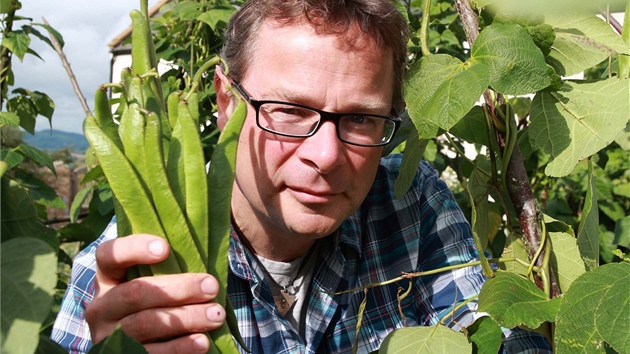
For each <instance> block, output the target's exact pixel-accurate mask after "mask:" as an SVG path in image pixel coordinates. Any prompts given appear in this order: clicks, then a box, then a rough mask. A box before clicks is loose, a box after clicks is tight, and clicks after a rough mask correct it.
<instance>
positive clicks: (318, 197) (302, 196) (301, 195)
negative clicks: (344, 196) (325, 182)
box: [286, 186, 341, 204]
mask: <svg viewBox="0 0 630 354" xmlns="http://www.w3.org/2000/svg"><path fill="white" fill-rule="evenodd" d="M286 190H287V191H288V192H289V193H291V195H292V196H293V197H294V198H295V199H297V200H298V201H299V202H301V203H303V204H325V203H330V202H331V201H332V200H333V199H334V198H336V197H337V196H339V195H340V194H341V193H337V192H335V191H332V190H313V189H306V188H296V187H289V186H286Z"/></svg>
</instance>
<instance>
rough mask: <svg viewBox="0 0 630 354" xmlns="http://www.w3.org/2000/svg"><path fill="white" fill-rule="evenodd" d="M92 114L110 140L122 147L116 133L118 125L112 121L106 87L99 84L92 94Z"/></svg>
mask: <svg viewBox="0 0 630 354" xmlns="http://www.w3.org/2000/svg"><path fill="white" fill-rule="evenodd" d="M94 116H95V117H96V122H97V124H98V126H99V127H101V129H102V130H103V132H104V133H105V134H107V136H108V137H109V138H110V139H112V141H113V142H114V143H115V144H116V145H118V147H119V148H120V149H122V141H121V140H120V136H119V135H118V125H116V123H115V122H114V116H113V115H112V108H111V106H110V105H109V97H107V87H105V86H101V87H99V88H98V89H97V90H96V93H95V94H94Z"/></svg>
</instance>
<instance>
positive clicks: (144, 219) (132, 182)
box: [83, 117, 181, 274]
mask: <svg viewBox="0 0 630 354" xmlns="http://www.w3.org/2000/svg"><path fill="white" fill-rule="evenodd" d="M83 132H84V134H85V137H86V138H87V140H88V141H89V143H90V145H91V146H92V148H93V149H94V151H95V153H96V156H97V157H98V159H99V162H100V164H101V166H102V167H103V172H104V173H105V177H107V181H108V182H109V184H110V186H111V188H112V191H113V192H114V195H115V196H116V199H117V201H118V203H120V206H121V207H122V208H123V209H124V210H125V215H126V217H127V219H128V220H129V225H130V226H131V232H132V233H148V234H153V235H157V236H161V237H165V233H164V230H163V229H162V226H161V223H160V220H159V219H158V217H157V214H156V213H155V211H154V209H153V205H152V203H151V200H150V199H149V196H148V195H147V194H146V192H145V190H144V188H143V187H142V183H141V182H140V179H139V178H138V175H137V174H136V172H135V171H134V168H133V167H132V166H131V164H130V162H129V160H128V159H127V157H126V156H125V154H123V152H122V151H121V150H120V149H119V148H118V146H116V144H115V143H114V142H113V141H112V140H111V139H110V138H109V137H108V136H107V134H105V133H104V132H103V130H101V128H100V127H99V126H98V124H97V123H96V118H94V117H87V118H86V119H85V121H84V123H83ZM152 269H153V271H154V274H175V273H181V269H180V268H179V264H178V263H177V260H176V258H175V255H173V254H172V253H171V254H170V255H169V257H168V258H167V259H166V260H165V261H163V262H160V263H157V264H155V265H152Z"/></svg>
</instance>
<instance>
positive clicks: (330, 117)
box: [232, 78, 402, 147]
mask: <svg viewBox="0 0 630 354" xmlns="http://www.w3.org/2000/svg"><path fill="white" fill-rule="evenodd" d="M232 86H233V87H234V88H235V89H236V91H237V92H238V93H239V94H240V95H241V97H243V99H244V100H245V101H247V102H248V103H249V104H251V105H252V107H254V109H255V110H256V125H258V127H259V128H260V129H262V130H264V131H266V132H269V133H272V134H276V135H281V136H286V137H290V138H308V137H311V136H313V135H315V133H317V131H318V130H319V127H321V125H322V123H323V122H325V121H332V122H334V123H335V127H336V131H337V137H338V138H339V140H341V141H343V142H344V143H346V144H350V145H356V146H364V147H379V146H385V145H387V144H389V143H390V142H391V141H392V139H393V137H394V136H395V135H396V132H397V131H398V128H400V124H401V122H402V118H400V116H399V115H398V113H396V110H395V109H394V108H392V117H388V116H382V115H378V114H366V113H333V112H327V111H322V110H321V109H317V108H313V107H309V106H305V105H302V104H299V103H293V102H285V101H275V100H255V99H253V98H251V96H250V95H249V93H247V91H245V89H244V88H243V87H242V86H241V84H240V83H239V82H238V81H237V80H235V79H234V78H232ZM266 103H274V104H284V105H289V106H294V107H300V108H305V109H309V110H311V111H313V112H317V113H318V114H319V117H320V118H319V121H318V122H317V126H316V127H315V129H313V130H312V131H311V132H310V133H308V134H287V133H282V132H278V131H275V130H271V129H269V128H265V127H263V126H262V125H260V118H259V117H260V114H259V112H260V107H261V106H262V105H263V104H266ZM353 115H354V116H369V117H375V118H382V119H387V120H389V121H392V122H394V129H393V131H392V134H391V136H390V137H389V139H388V140H387V141H384V142H380V143H378V144H360V143H354V142H352V141H347V140H345V139H344V138H342V137H341V132H340V131H339V121H340V120H341V118H343V117H347V116H353Z"/></svg>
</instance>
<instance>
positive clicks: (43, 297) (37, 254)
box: [0, 237, 57, 354]
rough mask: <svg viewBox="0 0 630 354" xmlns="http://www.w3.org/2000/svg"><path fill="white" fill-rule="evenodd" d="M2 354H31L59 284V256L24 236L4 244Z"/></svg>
mask: <svg viewBox="0 0 630 354" xmlns="http://www.w3.org/2000/svg"><path fill="white" fill-rule="evenodd" d="M0 254H1V257H2V258H1V260H0V264H1V266H0V273H1V274H2V282H1V287H2V311H1V312H2V313H1V315H0V317H1V318H2V344H1V347H2V353H6V354H22V353H23V354H31V353H33V352H34V351H35V349H36V348H37V343H38V342H39V329H40V327H41V325H42V322H43V321H44V320H45V319H46V317H47V316H48V313H49V311H50V305H51V302H52V299H53V293H54V289H55V284H56V283H57V274H56V272H57V257H56V254H55V252H54V251H53V249H52V248H50V246H49V245H47V244H46V243H45V242H43V241H41V240H38V239H37V238H35V237H22V238H18V239H13V240H9V241H6V242H3V243H2V250H1V251H0Z"/></svg>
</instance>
